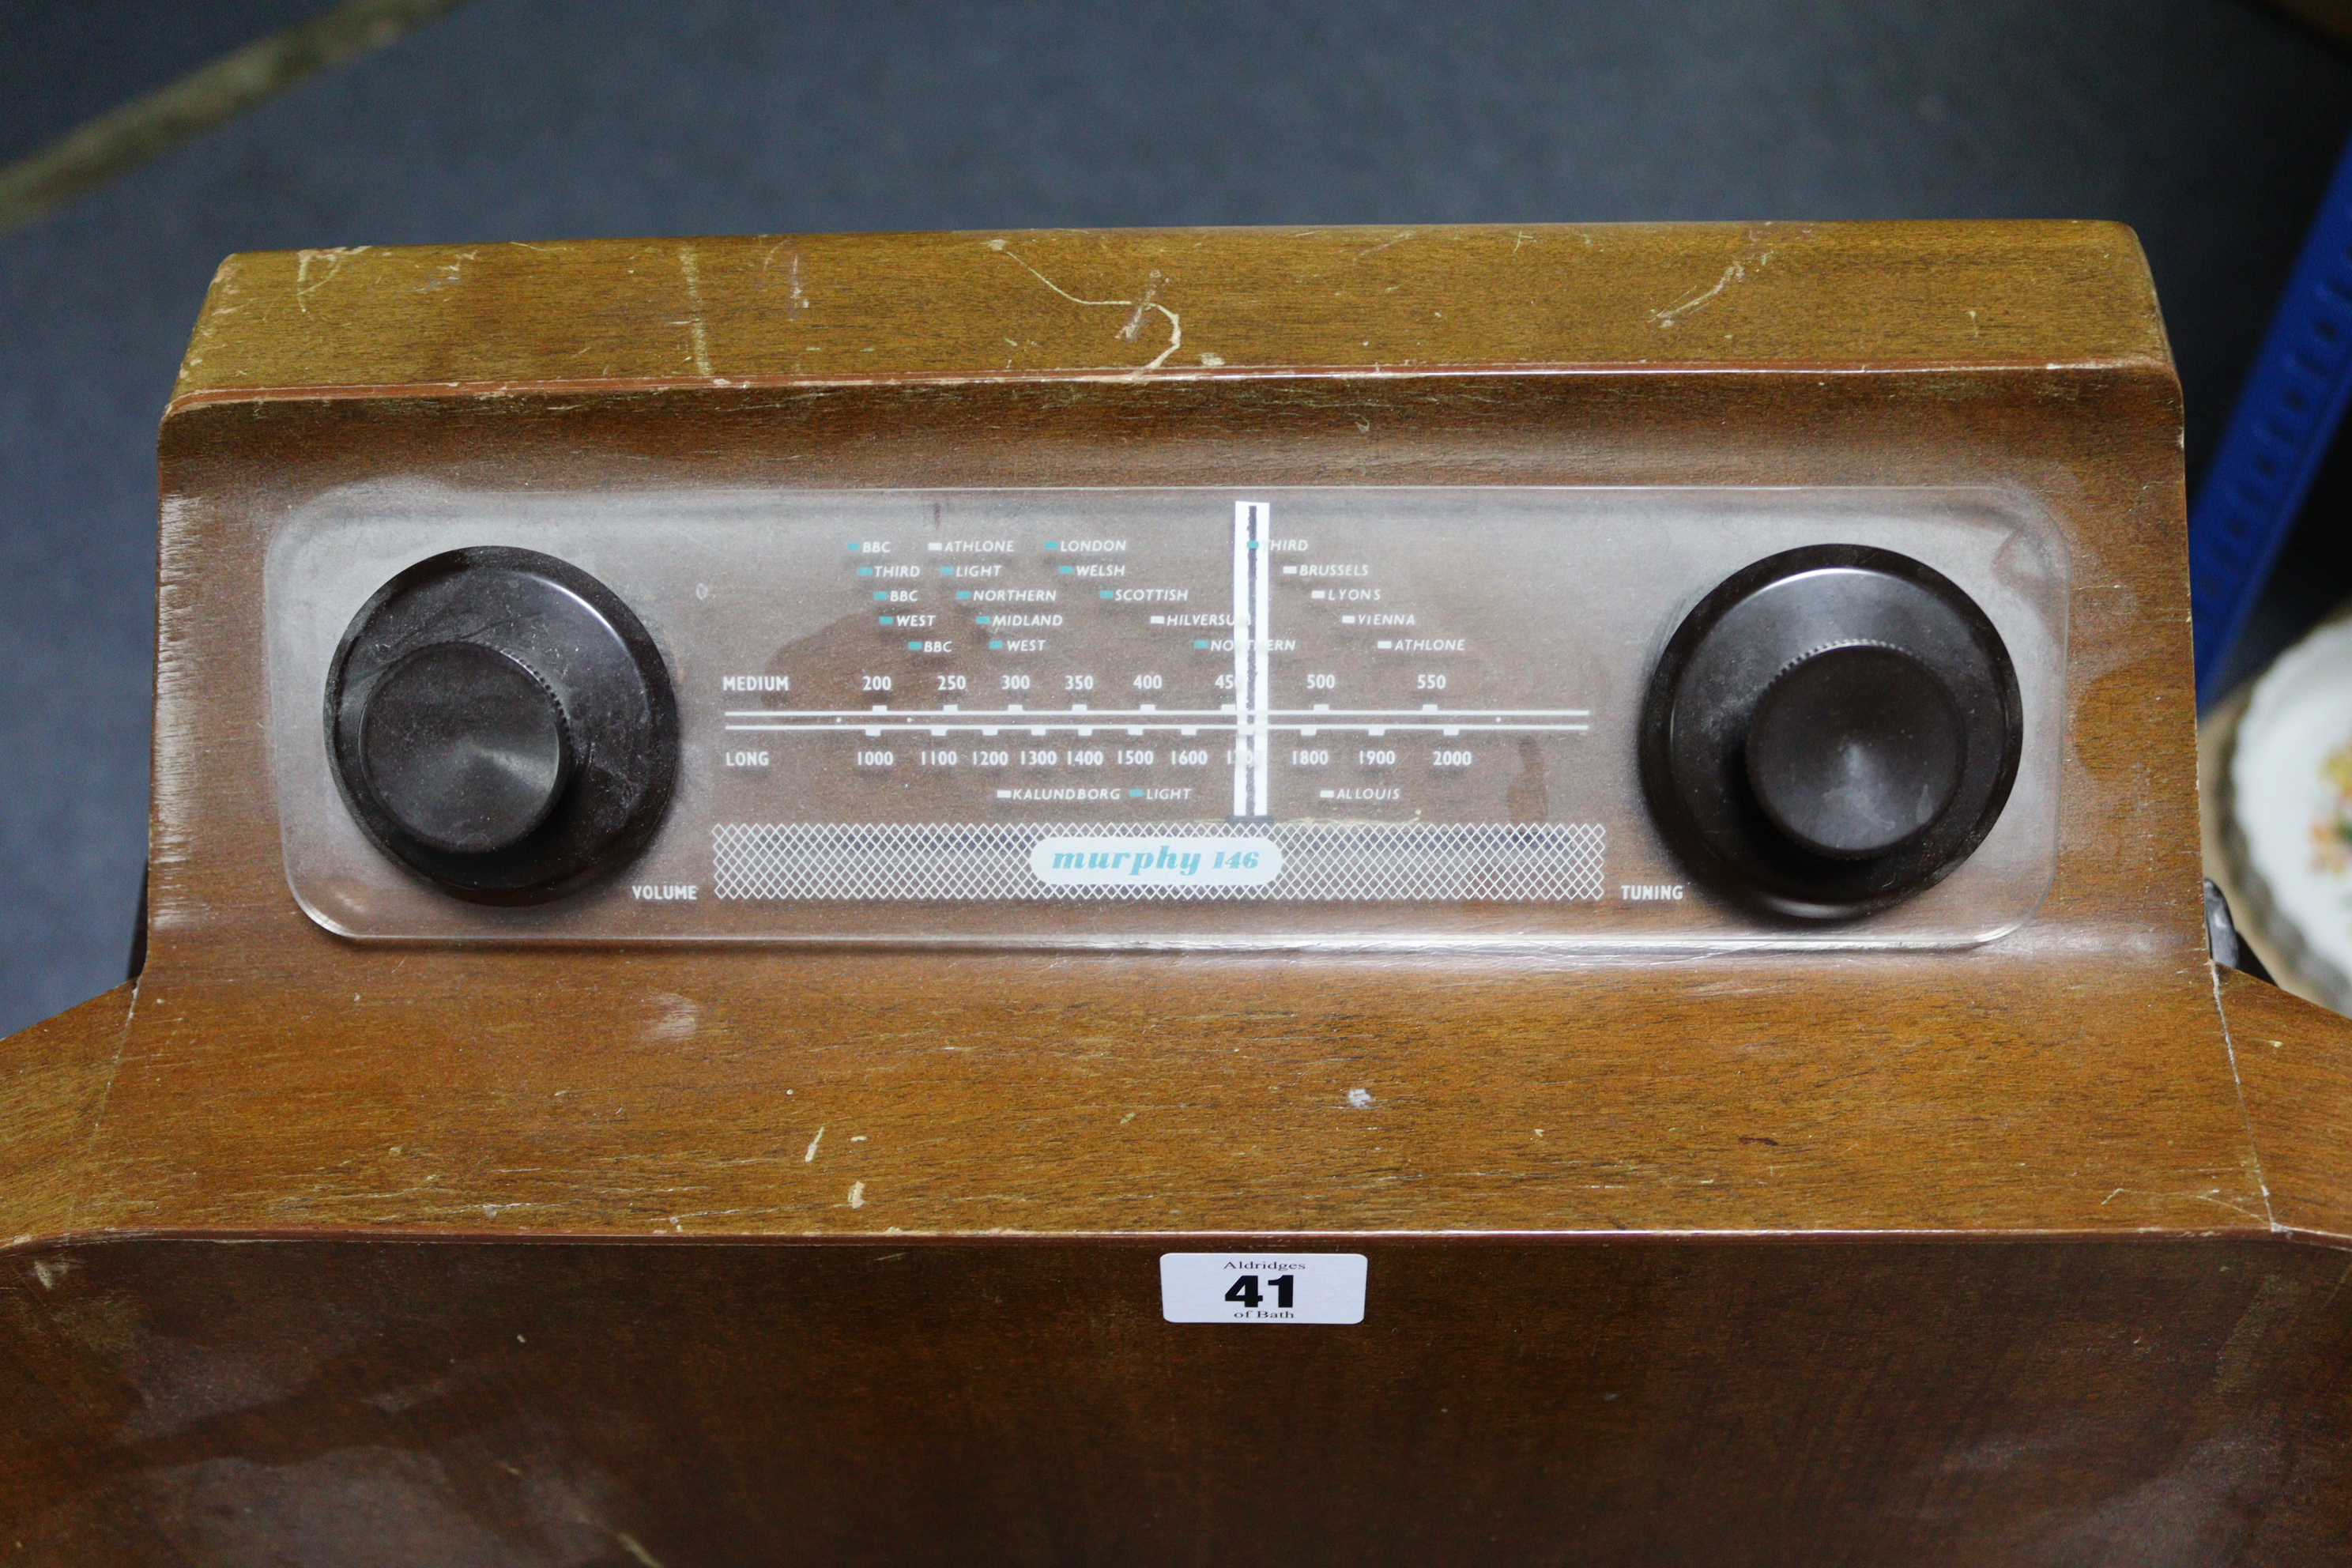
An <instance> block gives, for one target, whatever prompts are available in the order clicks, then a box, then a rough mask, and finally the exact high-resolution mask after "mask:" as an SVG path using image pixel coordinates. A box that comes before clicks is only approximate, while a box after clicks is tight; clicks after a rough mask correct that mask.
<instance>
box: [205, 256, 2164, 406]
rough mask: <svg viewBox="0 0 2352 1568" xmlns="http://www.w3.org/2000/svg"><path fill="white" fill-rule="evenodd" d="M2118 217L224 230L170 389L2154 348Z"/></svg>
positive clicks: (2159, 342)
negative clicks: (563, 232) (2114, 220)
mask: <svg viewBox="0 0 2352 1568" xmlns="http://www.w3.org/2000/svg"><path fill="white" fill-rule="evenodd" d="M2146 278H2147V275H2146V271H2145V267H2144V264H2143V263H2142V261H2141V259H2140V254H2139V244H2138V241H2137V239H2136V238H2135V237H2133V235H2132V233H2131V231H2130V230H2129V229H2126V228H2125V227H2123V226H2120V225H2116V224H2105V223H2008V224H1948V223H1876V224H1633V225H1623V224H1618V225H1612V224H1601V225H1584V226H1569V225H1556V224H1537V225H1528V226H1517V227H1507V226H1492V227H1453V226H1435V227H1423V228H1418V229H1411V228H1349V227H1340V228H1321V229H1178V230H1124V231H1122V230H1055V231H1045V232H1017V231H1009V232H1001V233H973V234H898V235H782V236H778V235H768V236H757V237H733V238H712V239H683V240H676V239H662V240H583V241H572V242H568V243H547V244H534V245H476V246H431V247H404V248H398V249H381V248H374V249H371V248H367V247H359V248H353V249H342V250H304V251H278V252H271V253H267V254H257V255H250V256H236V257H232V258H229V259H228V260H227V261H226V263H224V264H223V265H222V268H221V269H220V273H219V276H218V277H217V278H216V279H215V280H214V283H213V289H212V293H211V295H210V297H209V298H208V299H207V300H206V301H205V312H204V316H203V318H202V319H201V321H199V322H198V325H197V328H196V332H195V338H194V342H192V343H191V344H190V346H189V350H188V356H187V360H186V363H185V364H184V368H183V371H182V374H181V377H180V383H179V387H178V391H177V394H176V396H175V405H178V406H184V405H186V404H187V403H188V402H190V401H191V400H195V399H202V398H210V397H227V398H239V399H242V398H248V397H253V396H256V395H265V394H268V393H272V392H280V393H282V392H296V393H299V394H301V395H316V394H317V393H318V392H319V391H320V390H322V389H344V390H348V391H351V392H354V393H358V394H360V395H365V389H370V388H374V389H382V388H386V387H407V388H413V389H418V390H421V389H423V388H425V387H427V386H430V385H434V384H455V385H461V386H478V387H491V386H499V385H505V384H565V385H578V386H583V387H584V386H592V385H596V384H615V383H621V384H626V383H640V384H673V385H691V384H701V385H713V384H717V385H725V384H730V383H739V382H760V381H765V380H769V379H772V378H796V379H797V378H812V377H814V378H817V379H821V380H825V381H832V382H843V381H856V380H870V379H892V380H903V379H905V378H908V377H921V378H941V377H945V378H955V379H970V378H984V379H1004V380H1027V379H1034V378H1035V377H1038V376H1041V375H1043V376H1066V375H1073V374H1075V375H1081V376H1093V377H1099V376H1104V375H1120V374H1136V373H1144V374H1151V375H1153V376H1156V377H1160V378H1163V379H1164V378H1168V377H1171V376H1174V375H1176V374H1186V375H1201V374H1215V373H1216V372H1218V371H1220V370H1224V371H1231V372H1234V373H1235V374H1247V373H1249V372H1252V371H1255V370H1261V369H1267V368H1278V369H1297V368H1300V367H1315V368H1328V369H1349V370H1353V371H1359V372H1361V371H1383V372H1392V373H1395V374H1429V373H1430V372H1432V371H1433V370H1440V369H1444V368H1445V367H1461V368H1468V369H1474V370H1475V369H1485V368H1488V367H1494V366H1500V365H1517V366H1527V365H1588V366H1607V367H1610V368H1612V370H1615V371H1617V372H1619V373H1621V374H1622V373H1623V372H1625V371H1627V370H1631V369H1636V368H1638V367H1641V366H1644V365H1654V364H1655V365H1675V364H1712V363H1722V364H1732V363H1800V364H1821V365H1831V364H1837V365H1843V366H1848V367H1853V368H1861V367H1867V366H1884V365H1890V364H1895V363H1931V364H1992V363H2012V364H2021V365H2034V366H2040V365H2046V364H2051V363H2144V364H2150V365H2165V366H2168V365H2169V363H2170V356H2169V354H2168V352H2167V350H2166V347H2165V342H2164V328H2163V322H2162V320H2161V318H2160V317H2159V316H2158V312H2157V310H2156V302H2155V299H2154V296H2153V294H2152V292H2151V291H2150V290H2149V289H2148V288H2147V280H2146Z"/></svg>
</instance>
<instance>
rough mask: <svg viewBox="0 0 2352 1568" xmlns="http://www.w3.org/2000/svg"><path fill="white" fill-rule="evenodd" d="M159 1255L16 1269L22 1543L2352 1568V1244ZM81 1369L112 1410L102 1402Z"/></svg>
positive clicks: (11, 1309)
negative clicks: (1221, 1257) (1219, 1288)
mask: <svg viewBox="0 0 2352 1568" xmlns="http://www.w3.org/2000/svg"><path fill="white" fill-rule="evenodd" d="M1156 1250H1157V1249H1156V1248H1154V1247H1149V1246H1137V1245H1132V1244H1107V1245H1097V1246H1091V1247H1067V1246H1040V1245H1030V1246H1020V1245H1000V1246H993V1247H972V1246H961V1245H939V1244H934V1245H929V1246H926V1245H921V1244H917V1245H914V1246H890V1247H884V1246H875V1245H864V1244H860V1245H851V1246H762V1247H744V1246H726V1245H704V1244H693V1243H688V1244H677V1245H668V1246H664V1245H660V1244H650V1245H638V1246H630V1247H614V1246H593V1245H588V1246H583V1245H580V1244H567V1243H556V1244H547V1245H540V1246H531V1247H478V1246H462V1245H460V1246H451V1245H446V1244H440V1245H435V1244H426V1245H416V1244H401V1243H393V1242H383V1241H377V1242H369V1243H352V1242H281V1243H277V1244H271V1245H264V1246H247V1247H221V1246H217V1245H208V1244H204V1243H197V1242H188V1241H147V1242H124V1243H117V1244H112V1245H108V1246H102V1247H86V1248H82V1249H79V1250H78V1251H73V1252H70V1253H68V1254H19V1255H17V1256H16V1257H15V1258H10V1259H0V1322H5V1323H6V1324H8V1325H9V1326H10V1327H11V1329H13V1330H14V1332H13V1333H12V1334H11V1335H10V1339H11V1352H12V1353H11V1354H10V1355H8V1356H6V1357H0V1394H7V1395H13V1398H12V1399H11V1401H10V1408H11V1412H12V1417H13V1418H12V1419H11V1420H9V1421H6V1422H0V1501H6V1500H8V1488H9V1481H8V1479H7V1478H10V1477H19V1478H24V1477H37V1478H38V1479H37V1481H36V1482H35V1483H34V1484H30V1485H26V1484H23V1483H22V1482H20V1483H19V1485H18V1489H17V1491H16V1497H15V1499H14V1501H15V1504H16V1506H15V1509H14V1510H13V1512H0V1519H5V1521H6V1523H7V1527H8V1529H7V1534H6V1536H5V1539H7V1540H9V1541H10V1542H21V1543H22V1544H21V1546H20V1547H18V1549H17V1551H16V1552H13V1553H12V1557H13V1559H14V1560H15V1561H17V1562H26V1563H106V1564H109V1565H121V1564H147V1563H173V1564H177V1563H303V1564H311V1563H316V1564H321V1565H327V1564H333V1565H338V1568H340V1565H345V1564H353V1563H357V1564H371V1563H387V1564H389V1563H461V1564H505V1563H516V1564H547V1563H597V1564H604V1563H610V1564H614V1565H615V1568H641V1565H643V1564H647V1563H652V1564H660V1565H665V1568H682V1565H685V1564H695V1563H798V1562H819V1563H853V1564H865V1563H874V1564H894V1565H896V1564H907V1563H986V1564H1000V1563H1036V1564H1049V1563H1139V1564H1188V1565H1200V1568H1209V1565H1212V1564H1224V1563H1234V1562H1236V1561H1241V1562H1251V1563H1259V1562H1288V1563H1396V1564H1412V1565H1415V1568H1420V1565H1423V1564H1430V1563H1580V1564H1596V1565H1624V1568H1661V1565H1675V1564H1690V1565H1695V1568H1696V1565H1704V1568H1766V1565H1785V1568H1821V1565H1822V1564H1831V1563H1834V1564H1844V1565H1862V1564H1885V1565H1888V1568H1929V1565H1939V1564H1948V1565H1952V1568H1964V1565H1965V1568H1982V1565H1985V1564H2000V1565H2001V1568H2020V1565H2024V1568H2033V1565H2046V1568H2059V1565H2070V1564H2084V1563H2113V1564H2117V1565H2119V1568H2120V1565H2123V1564H2130V1565H2132V1568H2146V1565H2150V1564H2196V1565H2200V1568H2201V1565H2205V1564H2216V1563H2265V1564H2288V1563H2295V1564H2314V1565H2318V1564H2335V1563H2341V1561H2342V1545H2343V1539H2342V1535H2341V1529H2342V1523H2343V1502H2344V1498H2343V1479H2342V1478H2343V1475H2344V1473H2345V1468H2346V1465H2347V1460H2352V1375H2347V1374H2352V1317H2347V1314H2346V1313H2344V1312H2343V1311H2342V1310H2339V1308H2338V1305H2337V1303H2338V1302H2339V1301H2340V1297H2341V1295H2342V1294H2344V1293H2345V1292H2344V1291H2343V1287H2344V1285H2345V1283H2346V1276H2347V1271H2348V1270H2352V1258H2347V1257H2346V1256H2345V1255H2344V1254H2342V1253H2337V1252H2329V1251H2324V1250H2321V1249H2318V1248H2311V1247H2294V1246H2291V1245H2288V1244H2285V1243H2283V1242H2278V1241H2247V1240H2231V1241H2221V1240H2209V1241H2207V1242H2203V1243H2190V1242H2187V1241H2183V1240H2179V1239H2178V1238H2175V1239H2171V1240H2164V1241H2147V1240H2123V1241H2101V1242H2068V1243H2053V1242H2049V1241H2038V1242H2037V1241H2020V1242H2011V1243H1986V1244H1979V1245H1976V1246H1973V1247H1923V1246H1918V1245H1914V1244H1906V1243H1892V1244H1889V1243H1876V1244H1857V1243H1851V1242H1833V1243H1826V1244H1818V1245H1806V1246H1786V1245H1780V1246H1772V1245H1759V1244H1754V1243H1721V1242H1717V1243H1712V1244H1703V1243H1693V1242H1666V1241H1659V1240H1655V1239H1648V1240H1637V1241H1584V1242H1570V1243H1564V1244H1553V1245H1549V1246H1533V1247H1530V1246H1524V1245H1519V1246H1507V1247H1506V1246H1482V1245H1475V1244H1470V1245H1465V1244H1458V1243H1457V1244H1452V1245H1432V1244H1426V1243H1424V1244H1419V1245H1415V1244H1409V1243H1398V1242H1393V1241H1388V1242H1383V1241H1377V1240H1375V1241H1372V1242H1370V1243H1368V1244H1367V1245H1366V1247H1365V1248H1364V1250H1365V1252H1366V1254H1367V1257H1368V1258H1369V1260H1370V1261H1369V1279H1368V1289H1369V1310H1368V1312H1367V1315H1366V1319H1365V1321H1364V1322H1363V1323H1362V1324H1361V1325H1359V1326H1357V1327H1352V1328H1339V1329H1325V1330H1283V1329H1262V1330H1255V1331H1252V1330H1234V1329H1230V1328H1223V1327H1217V1326H1206V1325H1198V1324H1187V1325H1171V1324H1168V1323H1165V1322H1162V1321H1160V1319H1159V1314H1158V1311H1157V1307H1156V1300H1155V1291H1154V1288H1153V1287H1154V1276H1155V1273H1156V1268H1155V1263H1154V1255H1155V1252H1156ZM60 1392H63V1393H65V1394H68V1396H69V1397H70V1399H71V1400H72V1401H73V1405H72V1406H71V1407H70V1408H71V1410H72V1411H73V1412H75V1413H78V1414H79V1418H78V1419H76V1418H69V1415H68V1407H65V1406H63V1405H61V1403H60V1401H59V1399H58V1394H60Z"/></svg>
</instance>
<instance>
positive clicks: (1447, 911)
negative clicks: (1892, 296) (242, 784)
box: [268, 483, 2067, 950]
mask: <svg viewBox="0 0 2352 1568" xmlns="http://www.w3.org/2000/svg"><path fill="white" fill-rule="evenodd" d="M2066 561H2067V552H2066V548H2065V542H2064V539H2063V531H2061V529H2060V527H2059V525H2058V524H2057V523H2056V521H2054V520H2053V519H2052V518H2051V517H2050V516H2049V515H2048V514H2047V513H2046V512H2044V511H2042V510H2041V509H2039V508H2038V507H2036V506H2034V505H2032V504H2031V503H2030V502H2028V501H2026V500H2022V499H2021V498H2020V497H2018V496H2016V495H2013V494H2011V493H2009V492H2004V491H1992V490H1977V489H1952V490H1931V489H1577V488H1546V487H1509V488H1504V487H1493V488H1487V487H1476V488H1473V487H1459V488H1441V487H1429V488H1374V487H1362V488H1342V487H1318V488H1273V489H1250V490H1237V489H1236V490H1221V489H1127V490H1121V489H974V490H953V491H950V490H928V491H919V490H895V491H894V490H840V491H810V490H775V491H764V492H761V491H742V490H729V491H714V490H678V491H666V492H634V493H628V494H611V493H582V494H575V495H558V494H538V493H534V494H525V495H516V494H504V493H497V492H465V491H458V490H453V489H441V488H437V487H428V486H422V485H404V484H392V483H386V484H381V485H371V486H362V487H353V488H352V489H346V490H341V491H338V492H335V493H333V494H331V495H329V496H326V497H323V498H321V499H320V500H317V501H315V502H313V503H311V504H310V506H308V507H307V508H305V509H303V510H301V511H300V512H299V513H298V514H296V515H295V516H294V517H293V518H292V519H291V520H289V521H288V522H287V523H286V524H285V525H284V526H283V527H282V528H281V530H280V531H279V533H278V536H277V537H276V539H275V540H274V541H273V543H272V548H271V552H270V557H269V567H268V571H269V602H270V610H269V614H270V626H271V637H272V647H271V673H272V701H273V705H274V709H275V711H276V715H277V717H276V719H275V721H274V723H275V729H276V733H277V741H278V794H279V804H280V807H281V815H282V820H283V824H284V831H285V836H286V850H287V867H288V873H289V880H290V882H291V884H292V886H293V889H294V891H295V894H296V896H297V898H298V899H299V900H300V901H301V902H302V904H303V906H304V908H305V909H307V910H310V913H311V914H312V915H313V916H314V918H316V919H318V920H319V921H321V923H323V924H326V925H327V926H329V927H330V928H331V929H333V930H335V931H341V932H343V933H345V934H348V935H352V936H358V937H374V938H426V939H432V940H444V941H446V940H484V941H530V940H537V939H575V940H576V939H583V938H593V939H597V940H641V939H642V940H730V939H731V940H768V941H869V942H870V941H882V942H891V941H900V942H906V941H912V942H958V941H971V942H1019V943H1043V944H1061V945H1077V946H1223V945H1240V946H1251V945H1290V946H1296V945H1322V944H1330V945H1340V946H1347V945H1368V946H1380V945H1391V944H1399V943H1412V944H1417V945H1420V944H1427V943H1431V942H1440V943H1442V942H1481V943H1492V942H1503V943H1517V942H1533V943H1538V944H1543V945H1553V946H1569V947H1593V948H1602V949H1605V948H1609V947H1688V948H1692V949H1700V950H1704V949H1707V948H1715V947H1724V946H1741V945H1758V944H1769V945H1817V944H1827V945H1857V944H1858V945H1906V946H1935V945H1954V944H1959V943H1966V942H1979V941H1983V940H1986V939H1987V938H1989V937H1990V936H1992V935H1996V934H1998V933H1999V932H2000V931H2002V930H2005V929H2007V928H2008V927H2009V926H2011V925H2013V924H2015V923H2016V922H2017V921H2021V920H2022V919H2023V918H2024V917H2025V916H2026V915H2027V914H2028V913H2030V912H2031V911H2032V908H2033V907H2034V905H2035V904H2036V903H2037V902H2038V901H2039V900H2040V898H2041V897H2042V891H2043V890H2044V889H2046V888H2047V886H2048V884H2049V881H2050V879H2051V875H2052V872H2053V866H2054V855H2055V818H2056V794H2057V776H2058V758H2059V752H2060V741H2061V729H2062V714H2063V693H2062V692H2061V691H2060V689H2059V688H2058V682H2059V680H2060V672H2061V671H2062V670H2063V666H2064V658H2063V652H2064V638H2065V606H2066ZM321 691H324V692H325V693H326V700H327V710H328V711H327V723H326V724H325V725H324V726H320V724H319V722H318V720H317V718H316V717H315V716H316V715H317V714H318V712H319V708H318V703H319V700H320V692H321ZM673 692H675V696H673ZM306 713H307V714H308V715H310V716H311V717H310V721H309V722H308V723H307V724H306V723H304V722H302V716H303V715H304V714H306Z"/></svg>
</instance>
